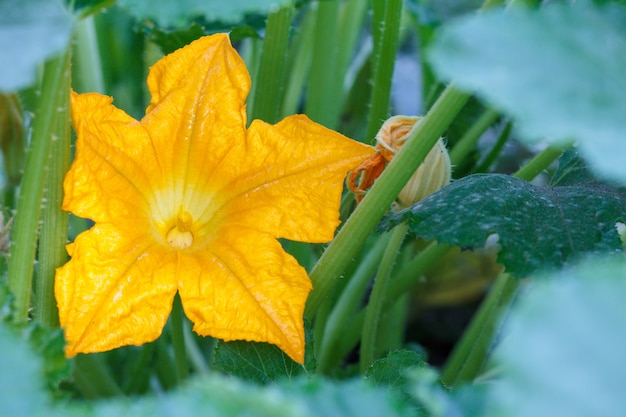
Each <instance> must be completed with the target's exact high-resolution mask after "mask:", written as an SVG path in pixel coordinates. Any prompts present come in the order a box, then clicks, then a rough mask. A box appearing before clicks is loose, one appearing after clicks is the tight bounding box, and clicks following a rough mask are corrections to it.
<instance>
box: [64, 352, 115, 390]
mask: <svg viewBox="0 0 626 417" xmlns="http://www.w3.org/2000/svg"><path fill="white" fill-rule="evenodd" d="M73 377H74V381H75V382H76V387H77V388H78V390H79V391H80V392H81V394H82V395H83V396H84V397H85V398H87V399H96V398H108V397H118V396H122V395H124V392H123V391H122V390H121V388H120V387H119V386H118V385H117V382H115V379H114V378H113V376H112V375H111V373H110V372H109V370H108V368H107V367H106V366H105V365H104V364H103V363H102V357H101V356H100V355H78V356H77V357H76V359H75V366H74V374H73Z"/></svg>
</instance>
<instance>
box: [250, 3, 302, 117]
mask: <svg viewBox="0 0 626 417" xmlns="http://www.w3.org/2000/svg"><path fill="white" fill-rule="evenodd" d="M292 12H293V1H290V2H288V3H287V4H286V5H285V6H283V7H281V8H280V9H278V10H277V11H276V12H273V13H270V14H269V16H268V17H267V25H266V26H265V40H264V41H263V51H262V52H261V59H260V63H259V68H258V71H257V76H256V79H255V83H254V85H255V87H254V88H255V90H256V91H255V93H254V103H253V104H252V108H251V109H250V118H251V120H255V119H261V120H264V121H266V122H268V123H276V122H277V121H278V120H279V118H280V110H281V108H282V97H283V90H282V88H284V87H283V86H284V85H285V83H284V74H285V66H286V62H287V44H288V40H289V29H290V28H291V15H292Z"/></svg>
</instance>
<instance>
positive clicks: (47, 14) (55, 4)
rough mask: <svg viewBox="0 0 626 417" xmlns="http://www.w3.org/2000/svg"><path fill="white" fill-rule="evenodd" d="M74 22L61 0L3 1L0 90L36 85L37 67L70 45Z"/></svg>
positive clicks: (0, 41) (1, 9) (0, 36)
mask: <svg viewBox="0 0 626 417" xmlns="http://www.w3.org/2000/svg"><path fill="white" fill-rule="evenodd" d="M72 25H73V19H72V17H71V16H70V14H69V13H68V12H67V10H65V8H64V7H63V6H62V5H61V2H60V1H58V0H28V1H20V0H0V92H1V91H5V92H8V91H17V90H21V89H23V88H26V87H28V86H30V85H31V84H33V83H34V82H35V75H36V71H37V66H38V65H39V64H40V63H41V62H43V61H44V60H45V59H48V58H51V57H53V56H55V55H56V54H58V53H60V52H61V50H63V49H64V48H66V47H67V46H68V44H69V40H70V35H71V32H72Z"/></svg>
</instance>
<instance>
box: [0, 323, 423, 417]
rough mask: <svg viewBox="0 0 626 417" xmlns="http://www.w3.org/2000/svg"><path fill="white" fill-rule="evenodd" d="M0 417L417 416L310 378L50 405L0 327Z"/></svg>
mask: <svg viewBox="0 0 626 417" xmlns="http://www.w3.org/2000/svg"><path fill="white" fill-rule="evenodd" d="M0 352H2V355H0V369H2V372H0V392H1V393H2V395H1V398H2V401H0V415H2V416H31V417H38V416H41V417H43V416H46V417H51V416H64V417H68V416H90V415H97V416H101V417H105V416H120V415H132V416H135V417H142V416H146V417H161V416H163V417H165V416H173V415H175V416H177V417H188V416H189V417H192V416H194V417H195V416H199V415H211V416H224V417H228V416H241V415H246V416H251V417H253V416H259V417H263V416H267V417H281V416H285V417H287V416H299V417H335V416H337V417H339V416H352V415H354V416H361V417H378V416H389V417H401V416H414V415H415V410H414V408H412V406H410V405H408V404H406V403H405V402H403V401H402V400H401V398H400V397H398V396H396V395H394V394H393V393H391V392H389V391H387V390H385V389H382V388H376V387H374V386H372V385H370V384H367V383H366V382H365V381H362V380H351V381H343V382H335V381H331V380H328V379H321V378H313V379H306V380H305V379H303V378H296V379H294V380H283V381H282V382H279V383H278V384H272V385H268V386H263V387H261V386H259V385H258V384H254V383H247V382H245V381H242V380H240V379H238V378H233V377H231V376H224V375H221V374H219V373H212V374H210V375H208V376H207V377H204V378H201V379H195V380H192V381H190V383H188V384H186V385H185V386H184V387H183V388H181V389H178V390H176V391H173V392H169V393H167V394H162V395H159V396H146V397H134V398H122V399H120V398H118V399H109V400H107V401H101V402H97V401H94V402H90V403H76V402H67V401H63V402H58V403H52V402H51V401H50V399H49V397H48V396H47V395H46V393H45V390H44V388H43V380H44V379H43V374H42V372H41V369H42V362H41V360H40V358H39V357H38V356H37V355H35V354H33V352H31V351H30V349H28V348H27V344H26V342H25V341H23V340H20V339H19V338H18V337H17V336H16V334H15V333H13V332H11V331H9V329H8V328H7V327H6V325H5V324H3V323H0Z"/></svg>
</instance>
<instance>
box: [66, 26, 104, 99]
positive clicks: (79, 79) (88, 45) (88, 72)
mask: <svg viewBox="0 0 626 417" xmlns="http://www.w3.org/2000/svg"><path fill="white" fill-rule="evenodd" d="M74 42H75V43H74V54H73V60H74V61H73V65H74V66H73V68H72V70H73V74H72V84H73V88H74V89H75V90H76V91H80V92H87V91H95V92H98V93H101V94H104V77H103V74H102V61H101V59H100V53H99V50H98V35H97V31H96V26H95V21H94V17H93V16H89V17H88V18H86V19H82V20H80V21H79V22H78V23H77V25H76V35H75V36H74Z"/></svg>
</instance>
